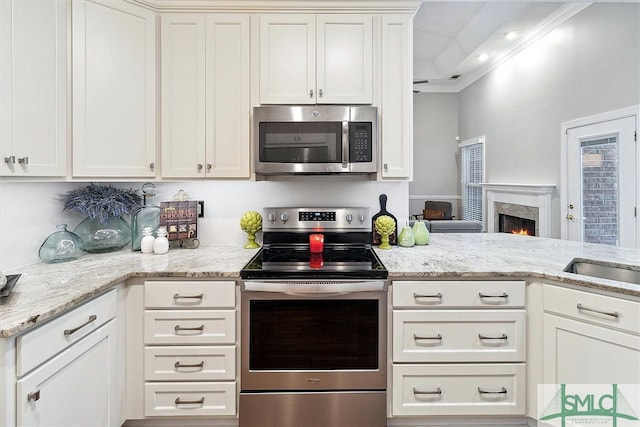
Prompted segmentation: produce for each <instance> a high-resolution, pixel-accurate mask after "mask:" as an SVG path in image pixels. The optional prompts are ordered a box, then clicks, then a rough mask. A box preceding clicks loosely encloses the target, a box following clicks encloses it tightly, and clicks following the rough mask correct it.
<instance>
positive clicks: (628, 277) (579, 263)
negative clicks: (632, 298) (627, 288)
mask: <svg viewBox="0 0 640 427" xmlns="http://www.w3.org/2000/svg"><path fill="white" fill-rule="evenodd" d="M564 271H566V272H567V273H575V274H582V275H584V276H592V277H599V278H601V279H609V280H617V281H619V282H628V283H635V284H636V285H640V268H639V267H637V266H633V265H626V264H617V263H608V262H604V261H598V260H592V259H584V258H574V259H573V260H572V261H571V262H570V263H569V265H567V266H566V267H565V268H564Z"/></svg>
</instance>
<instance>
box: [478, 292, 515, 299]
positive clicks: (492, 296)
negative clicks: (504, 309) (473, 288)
mask: <svg viewBox="0 0 640 427" xmlns="http://www.w3.org/2000/svg"><path fill="white" fill-rule="evenodd" d="M478 296H479V297H480V298H505V299H506V298H509V294H508V293H506V292H503V293H501V294H500V295H487V294H483V293H482V292H478Z"/></svg>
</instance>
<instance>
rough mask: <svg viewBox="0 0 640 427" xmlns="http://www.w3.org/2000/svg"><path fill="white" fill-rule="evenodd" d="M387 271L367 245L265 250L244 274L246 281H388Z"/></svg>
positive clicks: (246, 266)
mask: <svg viewBox="0 0 640 427" xmlns="http://www.w3.org/2000/svg"><path fill="white" fill-rule="evenodd" d="M387 275H388V272H387V269H386V268H385V267H384V265H383V264H382V262H381V261H380V260H379V259H378V256H377V255H376V254H375V252H374V251H373V250H372V249H371V248H369V247H365V246H346V247H343V246H337V247H327V246H325V248H324V251H323V252H322V253H311V252H309V247H308V246H305V245H302V246H299V247H289V246H285V247H282V246H278V247H268V248H262V249H261V250H260V251H259V252H258V253H257V254H256V255H255V256H254V257H253V258H252V259H251V260H250V261H249V262H248V263H247V265H245V266H244V268H243V269H242V270H241V271H240V277H242V278H243V279H386V278H387Z"/></svg>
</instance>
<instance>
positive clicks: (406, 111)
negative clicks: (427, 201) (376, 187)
mask: <svg viewBox="0 0 640 427" xmlns="http://www.w3.org/2000/svg"><path fill="white" fill-rule="evenodd" d="M411 52H412V20H411V18H410V17H409V16H404V15H399V16H387V15H385V16H383V17H382V99H381V108H380V116H381V126H380V128H381V136H382V137H381V145H382V178H383V179H384V178H389V179H412V175H413V98H412V93H413V92H412V88H411V80H412V75H413V64H412V54H411Z"/></svg>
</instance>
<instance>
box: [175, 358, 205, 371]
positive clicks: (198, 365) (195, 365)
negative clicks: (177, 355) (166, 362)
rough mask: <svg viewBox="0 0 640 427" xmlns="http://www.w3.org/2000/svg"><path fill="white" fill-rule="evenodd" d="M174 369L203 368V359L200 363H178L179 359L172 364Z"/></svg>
mask: <svg viewBox="0 0 640 427" xmlns="http://www.w3.org/2000/svg"><path fill="white" fill-rule="evenodd" d="M173 366H174V367H175V368H176V369H177V368H204V360H202V361H200V363H191V364H188V363H180V361H177V362H176V364H175V365H173Z"/></svg>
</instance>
